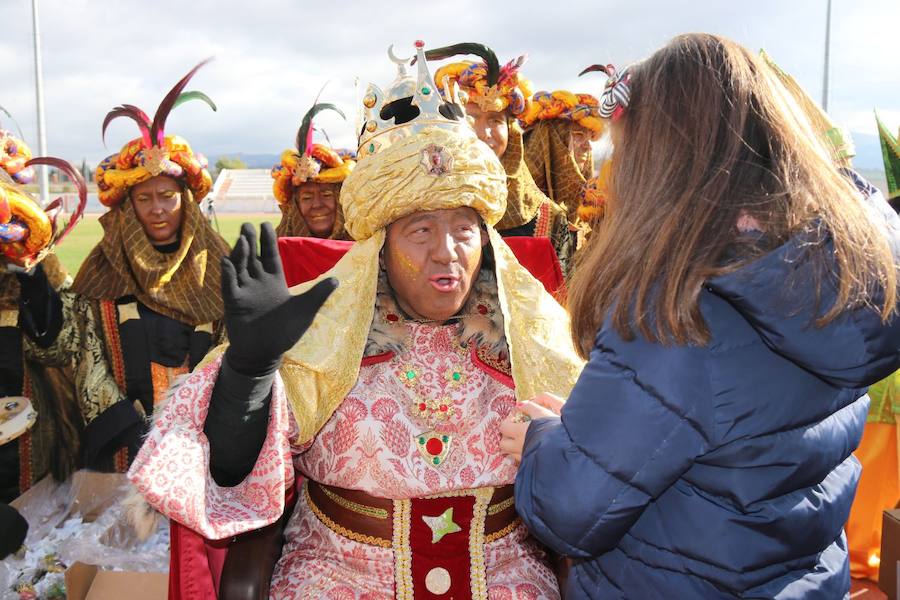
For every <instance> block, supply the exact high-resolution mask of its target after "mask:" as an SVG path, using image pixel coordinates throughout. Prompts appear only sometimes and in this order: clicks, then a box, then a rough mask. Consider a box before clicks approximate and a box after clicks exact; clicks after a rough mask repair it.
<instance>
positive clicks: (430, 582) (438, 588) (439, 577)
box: [425, 567, 450, 596]
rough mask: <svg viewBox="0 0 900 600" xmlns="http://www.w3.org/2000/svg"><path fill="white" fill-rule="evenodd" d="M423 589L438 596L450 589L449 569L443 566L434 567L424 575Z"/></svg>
mask: <svg viewBox="0 0 900 600" xmlns="http://www.w3.org/2000/svg"><path fill="white" fill-rule="evenodd" d="M425 589H426V590H428V591H429V592H431V593H432V594H434V595H435V596H440V595H441V594H446V593H447V592H448V591H449V590H450V571H448V570H447V569H445V568H443V567H435V568H433V569H432V570H430V571H428V575H426V576H425Z"/></svg>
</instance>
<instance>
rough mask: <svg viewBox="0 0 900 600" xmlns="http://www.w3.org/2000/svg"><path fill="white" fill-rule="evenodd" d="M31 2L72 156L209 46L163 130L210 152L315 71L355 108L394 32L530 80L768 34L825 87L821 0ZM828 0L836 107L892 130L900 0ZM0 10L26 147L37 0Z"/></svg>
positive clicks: (297, 106) (287, 129) (251, 149)
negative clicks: (689, 43) (470, 46)
mask: <svg viewBox="0 0 900 600" xmlns="http://www.w3.org/2000/svg"><path fill="white" fill-rule="evenodd" d="M38 2H39V7H40V19H41V34H42V49H43V63H44V86H45V88H44V89H45V97H46V114H47V140H48V149H49V152H50V153H51V154H54V155H58V156H61V157H64V158H68V159H69V160H72V161H80V160H81V159H82V158H87V159H88V160H89V161H92V162H93V161H97V160H98V159H100V158H102V157H103V156H105V155H106V154H109V153H111V151H112V150H114V149H117V148H118V147H119V146H120V145H121V144H122V143H124V142H125V141H127V140H128V139H131V138H132V137H135V136H136V133H137V131H136V128H135V127H134V125H133V124H132V123H131V122H130V121H127V120H121V121H117V122H116V123H114V124H113V125H112V126H111V127H110V129H109V131H108V133H107V142H108V144H109V149H108V150H106V149H104V146H103V144H102V142H101V139H100V124H101V122H102V120H103V117H104V115H105V114H106V112H107V111H108V110H109V109H110V108H112V107H113V106H114V105H117V104H121V103H131V104H137V105H138V106H140V107H142V108H143V109H144V110H145V111H146V112H148V113H150V114H151V115H152V113H153V111H154V110H155V108H156V105H157V104H158V102H159V100H160V99H161V98H162V95H163V94H164V93H165V92H166V91H167V90H168V89H169V88H170V87H171V86H172V84H173V83H174V82H175V81H176V80H177V79H178V78H179V77H180V76H181V75H182V74H183V73H184V72H186V71H187V70H188V69H189V68H190V67H191V66H193V65H194V64H195V63H197V62H199V61H200V60H201V59H203V58H205V57H207V56H211V55H212V56H215V57H216V60H215V62H213V63H211V64H210V65H208V66H207V67H206V68H205V69H203V70H202V71H201V72H200V73H199V74H198V75H197V76H196V77H195V78H194V82H193V84H192V85H191V87H192V88H194V89H200V90H203V91H205V92H206V93H208V94H209V95H210V96H211V97H212V98H213V99H214V100H215V101H216V103H217V104H218V106H219V111H218V113H212V112H210V111H209V110H208V109H207V108H206V107H205V106H203V105H202V104H199V103H191V104H187V105H184V106H183V107H181V108H179V109H178V111H176V112H175V113H174V114H173V116H172V117H171V118H170V120H169V127H168V131H169V132H170V133H178V134H181V135H183V136H184V137H186V138H187V139H188V140H189V141H190V142H191V143H192V144H193V145H194V146H195V147H196V148H197V149H199V150H200V151H202V152H204V153H206V154H207V155H213V156H215V155H223V154H229V153H235V152H243V153H249V154H274V153H278V152H280V151H281V150H283V149H284V148H286V147H288V146H290V145H291V143H292V140H293V137H294V134H295V132H296V129H297V126H298V125H299V122H300V119H301V117H302V115H303V113H304V112H305V111H306V109H307V108H308V107H309V105H310V103H311V102H312V100H313V98H314V97H315V96H316V93H317V92H318V90H319V89H320V88H321V87H322V85H323V84H324V83H325V82H328V86H327V88H326V90H325V93H324V94H323V100H327V101H331V102H335V103H337V104H338V105H340V106H342V107H343V108H344V109H345V112H346V113H347V115H348V118H350V119H351V121H355V118H356V114H357V110H356V107H355V98H356V94H357V92H356V90H355V82H356V81H357V80H358V81H359V82H360V83H359V85H360V86H361V88H363V89H364V87H365V85H366V83H368V82H369V81H374V82H375V83H378V84H386V83H387V82H389V81H390V80H391V79H392V77H393V74H394V68H393V66H392V65H391V63H390V62H389V61H388V60H387V58H386V54H385V49H386V48H387V46H388V45H389V44H392V43H393V44H396V45H397V48H398V53H400V54H402V53H403V52H406V49H408V48H411V47H412V42H413V40H415V39H417V38H422V39H424V40H425V41H426V43H427V44H428V46H431V47H434V46H437V45H444V44H448V43H455V42H460V41H478V42H483V43H486V44H488V45H489V46H491V47H493V48H494V50H495V51H496V52H497V54H498V56H499V57H500V60H501V61H505V60H508V59H509V58H511V57H513V56H516V55H518V54H521V53H528V55H529V62H528V63H527V65H526V67H525V70H524V72H525V74H526V75H527V76H528V77H529V78H530V79H532V80H533V81H534V83H535V86H536V88H537V89H559V88H567V89H570V90H572V91H585V92H591V93H596V92H597V91H598V90H599V88H600V85H601V83H602V81H603V79H602V77H601V76H599V75H597V76H594V77H585V78H582V79H580V80H579V79H578V78H577V77H576V75H577V73H578V72H579V71H580V70H581V69H582V68H583V67H584V66H586V65H588V64H590V63H594V62H604V63H606V62H613V63H615V64H627V63H628V62H631V61H634V60H637V59H639V58H642V57H644V56H647V55H648V54H650V53H651V52H652V51H653V50H654V49H655V48H657V47H659V46H660V45H662V44H664V43H665V42H666V40H668V39H669V38H671V37H672V36H673V35H675V34H678V33H683V32H688V31H709V32H713V33H718V34H722V35H725V36H728V37H731V38H733V39H735V40H737V41H739V42H741V43H743V44H745V45H747V46H748V47H750V48H752V49H754V50H755V49H758V48H765V49H766V50H767V51H768V52H769V54H771V55H772V56H773V57H774V58H775V59H776V60H777V61H778V62H779V63H780V64H781V65H782V67H784V68H785V69H786V70H788V71H789V72H791V73H793V74H794V75H795V76H796V77H797V78H798V80H799V81H800V82H801V84H803V85H804V86H805V87H806V88H807V90H809V92H810V93H811V94H812V95H813V96H814V97H815V98H817V99H818V98H820V97H821V91H822V57H823V50H824V33H825V6H826V0H755V1H753V2H737V1H730V0H729V1H725V0H721V1H716V0H694V1H692V2H675V1H662V0H621V1H618V2H611V1H609V0H593V1H577V2H576V1H573V2H569V1H566V0H554V1H546V0H545V1H544V2H536V1H533V0H518V1H517V2H490V1H488V0H481V1H470V0H454V1H452V2H422V1H407V0H395V1H393V2H391V3H385V2H376V1H369V2H360V1H357V0H343V1H342V2H306V1H301V0H254V1H252V2H249V1H248V2H236V1H231V0H179V1H177V2H176V1H174V0H156V1H155V2H150V1H147V0H144V1H135V0H115V1H110V0H105V1H100V0H38ZM833 4H834V8H833V26H832V69H831V85H830V94H831V95H830V109H831V113H832V115H833V116H834V117H835V118H836V120H837V121H838V122H839V123H841V124H843V125H845V126H847V127H848V128H849V129H850V130H852V131H854V132H858V133H863V134H874V133H875V128H874V120H873V117H872V109H873V107H876V106H877V107H878V108H879V111H880V114H882V116H883V118H884V120H885V121H887V122H888V124H889V126H890V127H891V128H892V129H896V128H897V127H900V70H898V64H900V63H898V58H900V48H898V44H897V41H896V40H897V31H898V26H900V1H898V0H834V3H833ZM0 15H2V20H3V24H4V27H3V29H4V33H3V36H0V75H2V81H3V83H2V86H0V105H2V106H4V107H5V108H7V109H8V110H9V111H10V112H12V113H13V116H14V117H15V118H16V119H17V120H18V122H19V123H20V125H21V127H22V129H23V131H24V135H25V137H26V139H27V140H28V141H29V142H30V143H31V145H32V146H33V147H35V150H36V146H37V143H36V139H37V134H36V124H35V108H34V104H35V101H34V74H33V53H32V26H31V1H30V0H0ZM407 53H408V52H407ZM359 93H360V94H361V93H362V90H360V92H359ZM4 124H5V125H10V124H8V123H4ZM320 125H322V126H323V127H324V128H325V129H326V131H327V132H328V134H329V136H330V137H331V139H332V140H333V141H335V142H336V143H337V144H339V145H351V144H352V139H353V134H352V129H353V125H352V124H344V123H342V122H341V121H340V119H339V118H338V117H334V116H331V115H329V116H327V117H323V118H322V119H321V122H320Z"/></svg>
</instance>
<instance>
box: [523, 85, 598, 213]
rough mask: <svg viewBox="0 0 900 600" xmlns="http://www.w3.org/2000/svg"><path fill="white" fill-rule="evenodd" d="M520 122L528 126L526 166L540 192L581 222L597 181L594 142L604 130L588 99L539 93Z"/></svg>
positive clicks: (595, 107)
mask: <svg viewBox="0 0 900 600" xmlns="http://www.w3.org/2000/svg"><path fill="white" fill-rule="evenodd" d="M519 119H520V120H521V121H522V124H523V125H524V126H525V163H526V164H527V165H528V169H529V171H531V175H532V176H533V177H534V181H535V182H536V183H537V185H538V187H539V188H541V190H542V191H543V192H544V193H545V194H547V195H548V196H549V197H550V198H552V199H553V200H554V201H555V202H556V203H558V204H559V205H560V206H562V207H563V208H564V209H565V210H566V213H567V215H568V218H569V222H570V223H572V224H574V223H576V222H578V208H579V207H580V206H581V203H582V198H583V197H584V189H585V185H586V184H587V182H588V181H590V180H591V179H592V178H593V177H594V157H593V152H592V150H591V142H594V141H597V140H599V139H600V136H601V134H602V133H603V129H604V124H603V120H602V119H601V118H600V112H599V102H598V101H597V98H595V97H594V96H591V95H590V94H573V93H572V92H568V91H565V90H557V91H555V92H546V91H542V92H537V93H535V94H534V95H533V96H532V97H531V104H530V106H529V107H528V110H526V111H525V112H524V113H523V114H522V115H521V116H520V117H519Z"/></svg>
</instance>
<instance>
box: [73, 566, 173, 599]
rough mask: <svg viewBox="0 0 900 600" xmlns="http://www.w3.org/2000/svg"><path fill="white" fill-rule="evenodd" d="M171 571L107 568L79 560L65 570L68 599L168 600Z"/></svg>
mask: <svg viewBox="0 0 900 600" xmlns="http://www.w3.org/2000/svg"><path fill="white" fill-rule="evenodd" d="M168 592H169V575H168V573H137V572H134V571H106V570H103V569H98V568H97V567H95V566H94V565H86V564H84V563H81V562H77V563H75V564H74V565H72V566H71V567H69V568H68V569H67V570H66V598H67V600H121V599H122V598H128V600H165V599H166V597H167V596H168Z"/></svg>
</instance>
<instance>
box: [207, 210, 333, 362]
mask: <svg viewBox="0 0 900 600" xmlns="http://www.w3.org/2000/svg"><path fill="white" fill-rule="evenodd" d="M261 231H262V233H261V241H262V244H261V249H260V253H259V255H258V256H257V254H256V231H255V230H254V229H253V225H251V224H249V223H244V224H243V225H242V226H241V235H240V237H239V238H238V241H237V242H236V243H235V245H234V249H233V250H232V251H231V256H230V257H228V258H223V259H222V299H223V300H224V302H225V328H226V329H227V330H228V341H229V344H230V345H229V347H228V350H227V351H226V352H225V359H226V360H227V361H228V364H229V365H230V366H231V368H233V369H234V370H235V371H237V372H238V373H241V374H244V375H250V376H259V375H264V374H266V373H271V372H273V371H275V369H277V368H278V364H279V362H280V361H281V356H282V355H283V354H284V353H285V352H287V351H288V350H289V349H290V348H291V347H292V346H293V345H294V344H296V343H297V341H298V340H299V339H300V338H301V337H302V336H303V334H304V333H305V332H306V330H307V329H308V328H309V326H310V324H311V323H312V321H313V318H314V317H315V316H316V313H317V312H318V311H319V308H321V306H322V304H324V303H325V301H326V300H327V299H328V297H329V296H330V295H331V292H333V291H334V290H335V288H336V287H337V280H335V279H333V278H331V279H325V280H323V281H320V282H319V283H318V284H316V285H315V286H314V287H313V288H312V289H310V290H309V291H307V292H306V293H304V294H301V295H299V296H292V295H291V294H290V292H289V291H288V287H287V284H286V283H285V281H284V271H283V270H282V267H281V257H280V256H279V255H278V243H277V238H276V235H275V230H274V229H273V228H272V224H271V223H263V224H262V227H261Z"/></svg>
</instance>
